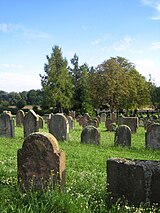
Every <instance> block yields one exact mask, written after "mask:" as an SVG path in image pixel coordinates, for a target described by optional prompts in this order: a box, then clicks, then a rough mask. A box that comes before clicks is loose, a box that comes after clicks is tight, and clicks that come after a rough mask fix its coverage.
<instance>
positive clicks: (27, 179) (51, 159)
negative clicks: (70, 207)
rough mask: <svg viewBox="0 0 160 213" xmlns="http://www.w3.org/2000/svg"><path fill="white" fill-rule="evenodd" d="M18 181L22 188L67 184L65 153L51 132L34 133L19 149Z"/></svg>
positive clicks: (41, 187)
mask: <svg viewBox="0 0 160 213" xmlns="http://www.w3.org/2000/svg"><path fill="white" fill-rule="evenodd" d="M17 158H18V183H19V186H20V188H21V189H22V190H30V189H35V190H37V189H38V190H46V189H48V187H55V186H58V187H60V188H61V189H63V187H64V186H65V153H64V152H63V151H60V148H59V144H58V142H57V140H56V138H55V137H54V136H53V135H52V134H50V133H40V132H36V133H32V134H30V135H29V136H27V137H26V138H25V140H24V143H23V146H22V149H19V150H18V153H17Z"/></svg>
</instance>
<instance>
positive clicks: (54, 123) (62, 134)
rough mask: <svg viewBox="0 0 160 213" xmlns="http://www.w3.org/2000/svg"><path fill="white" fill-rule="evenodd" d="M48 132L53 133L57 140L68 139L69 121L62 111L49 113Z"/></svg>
mask: <svg viewBox="0 0 160 213" xmlns="http://www.w3.org/2000/svg"><path fill="white" fill-rule="evenodd" d="M49 132H50V133H51V134H53V135H54V136H55V137H56V139H57V140H60V141H64V140H69V123H68V120H67V118H66V117H65V116H64V115H63V114H62V113H57V114H51V119H50V120H49Z"/></svg>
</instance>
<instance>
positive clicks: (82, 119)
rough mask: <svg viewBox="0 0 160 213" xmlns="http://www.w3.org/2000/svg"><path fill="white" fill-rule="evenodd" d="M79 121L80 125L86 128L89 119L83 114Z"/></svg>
mask: <svg viewBox="0 0 160 213" xmlns="http://www.w3.org/2000/svg"><path fill="white" fill-rule="evenodd" d="M78 123H79V125H80V126H82V127H83V128H84V127H86V126H87V125H88V120H87V119H86V117H83V116H82V117H79V120H78Z"/></svg>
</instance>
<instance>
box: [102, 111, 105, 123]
mask: <svg viewBox="0 0 160 213" xmlns="http://www.w3.org/2000/svg"><path fill="white" fill-rule="evenodd" d="M101 122H106V113H102V114H101Z"/></svg>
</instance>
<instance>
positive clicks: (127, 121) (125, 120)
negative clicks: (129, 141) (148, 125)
mask: <svg viewBox="0 0 160 213" xmlns="http://www.w3.org/2000/svg"><path fill="white" fill-rule="evenodd" d="M122 124H124V125H127V126H129V127H130V129H131V131H132V133H136V132H137V129H138V118H137V117H123V116H122V117H118V125H122Z"/></svg>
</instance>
